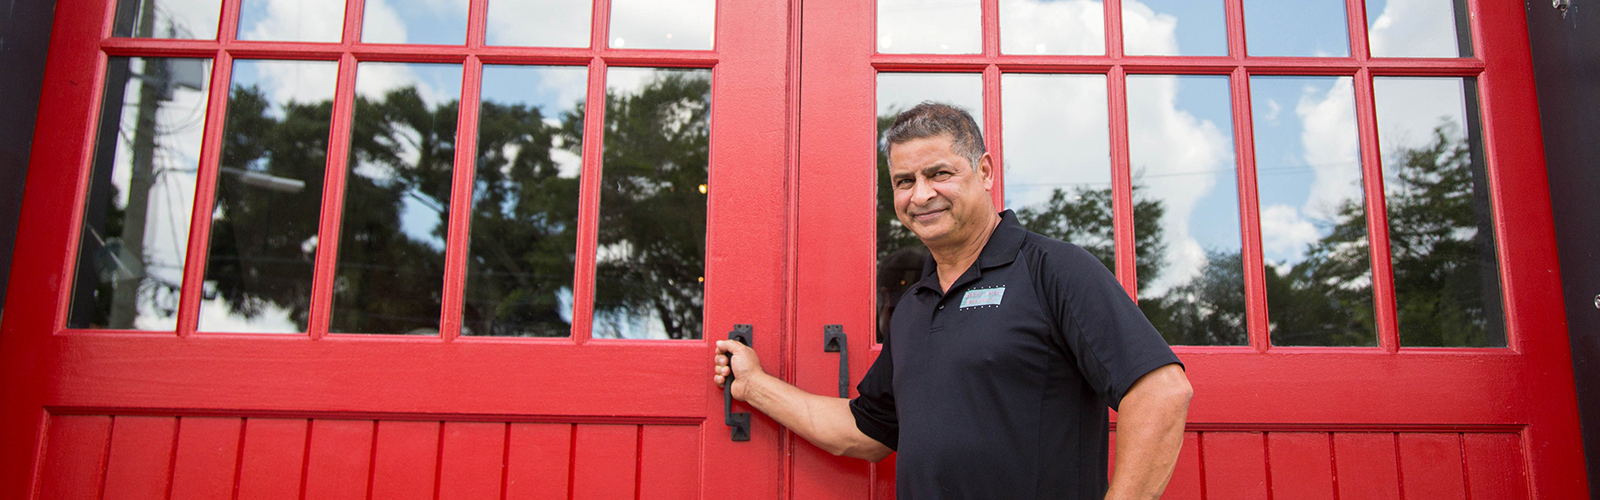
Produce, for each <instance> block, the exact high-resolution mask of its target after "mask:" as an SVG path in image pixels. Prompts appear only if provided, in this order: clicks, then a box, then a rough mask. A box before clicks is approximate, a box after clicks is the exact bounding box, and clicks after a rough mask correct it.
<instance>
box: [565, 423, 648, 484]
mask: <svg viewBox="0 0 1600 500" xmlns="http://www.w3.org/2000/svg"><path fill="white" fill-rule="evenodd" d="M574 438H575V440H576V442H575V443H574V444H573V456H572V498H574V499H575V500H587V499H602V498H606V499H609V498H633V497H634V496H635V494H636V492H637V491H638V489H637V488H638V486H639V484H638V481H637V480H636V479H637V477H638V476H637V475H636V473H637V472H638V471H639V469H638V467H639V460H638V457H639V455H638V451H639V426H637V425H604V424H581V425H578V432H577V435H576V436H574Z"/></svg>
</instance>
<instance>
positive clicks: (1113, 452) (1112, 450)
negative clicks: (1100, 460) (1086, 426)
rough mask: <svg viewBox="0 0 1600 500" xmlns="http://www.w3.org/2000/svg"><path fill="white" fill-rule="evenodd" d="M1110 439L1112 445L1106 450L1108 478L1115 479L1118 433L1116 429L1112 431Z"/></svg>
mask: <svg viewBox="0 0 1600 500" xmlns="http://www.w3.org/2000/svg"><path fill="white" fill-rule="evenodd" d="M1110 439H1111V441H1110V446H1109V449H1108V450H1107V451H1106V479H1107V480H1111V479H1115V478H1116V477H1117V433H1116V431H1112V432H1111V437H1110Z"/></svg>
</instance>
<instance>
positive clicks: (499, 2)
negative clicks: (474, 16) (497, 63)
mask: <svg viewBox="0 0 1600 500" xmlns="http://www.w3.org/2000/svg"><path fill="white" fill-rule="evenodd" d="M593 12H594V5H593V2H592V1H591V2H574V1H571V0H489V18H488V23H489V26H488V33H486V35H485V36H486V37H487V41H488V43H489V45H515V46H519V47H588V46H589V25H590V24H591V23H590V22H589V17H590V16H592V15H593Z"/></svg>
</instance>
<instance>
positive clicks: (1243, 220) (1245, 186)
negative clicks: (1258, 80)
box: [1228, 66, 1272, 352]
mask: <svg viewBox="0 0 1600 500" xmlns="http://www.w3.org/2000/svg"><path fill="white" fill-rule="evenodd" d="M1228 85H1229V87H1231V88H1232V89H1233V144H1234V155H1235V161H1234V168H1236V169H1238V172H1239V175H1238V183H1239V234H1240V236H1241V237H1243V239H1244V241H1243V247H1242V248H1241V251H1242V252H1243V253H1244V255H1243V259H1242V260H1243V264H1244V301H1245V307H1244V311H1245V326H1246V329H1247V330H1248V334H1249V338H1250V346H1251V347H1254V348H1255V349H1256V350H1257V351H1261V352H1265V351H1266V350H1267V349H1268V348H1269V347H1270V346H1271V345H1272V341H1271V339H1270V338H1269V333H1270V332H1269V328H1268V325H1269V324H1268V318H1267V281H1266V269H1265V268H1264V267H1263V265H1264V263H1263V260H1262V255H1261V203H1260V199H1259V197H1258V193H1257V191H1256V147H1255V128H1254V122H1253V121H1252V117H1251V116H1250V73H1249V72H1248V71H1245V68H1244V66H1239V67H1237V68H1234V70H1233V75H1232V76H1231V77H1229V78H1228Z"/></svg>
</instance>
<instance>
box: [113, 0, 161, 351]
mask: <svg viewBox="0 0 1600 500" xmlns="http://www.w3.org/2000/svg"><path fill="white" fill-rule="evenodd" d="M141 3H142V5H141V6H140V7H141V8H140V11H139V21H138V27H137V28H135V31H134V33H133V36H135V37H143V38H147V37H149V36H151V35H152V34H154V33H155V17H156V16H155V14H156V13H155V0H144V1H143V2H141ZM142 73H143V76H142V77H140V78H137V80H139V112H138V115H137V116H136V117H135V121H134V129H133V145H132V148H131V149H132V150H133V158H132V161H131V162H129V163H130V165H129V166H130V167H131V170H132V172H131V175H129V176H128V205H127V208H126V211H125V212H124V213H123V219H122V238H121V240H122V252H121V253H122V262H123V263H124V264H125V265H126V266H127V267H125V268H122V269H118V270H117V272H116V284H115V285H114V286H115V290H116V292H115V294H114V295H113V296H112V300H111V317H110V324H109V325H107V326H109V327H111V328H113V329H130V328H133V327H134V325H133V322H134V319H135V318H138V317H139V288H140V285H142V284H143V283H144V281H145V277H146V275H147V273H146V272H145V254H144V232H145V222H146V219H147V218H148V215H147V214H148V212H149V206H150V188H151V187H153V186H154V185H155V150H156V113H157V112H158V111H160V110H161V101H162V100H165V99H167V93H168V91H169V89H168V81H167V80H168V78H167V68H166V65H165V64H163V63H162V62H161V60H160V59H156V58H144V68H143V70H142ZM120 121H121V120H118V122H119V123H117V124H116V125H115V126H117V127H121V126H122V124H121V123H120ZM102 126H104V125H102Z"/></svg>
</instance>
